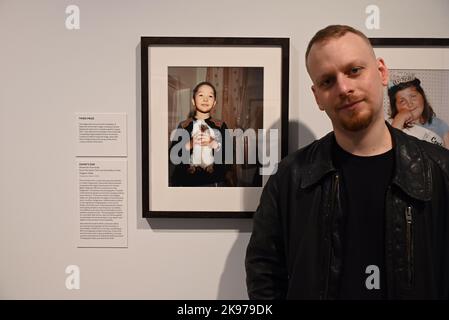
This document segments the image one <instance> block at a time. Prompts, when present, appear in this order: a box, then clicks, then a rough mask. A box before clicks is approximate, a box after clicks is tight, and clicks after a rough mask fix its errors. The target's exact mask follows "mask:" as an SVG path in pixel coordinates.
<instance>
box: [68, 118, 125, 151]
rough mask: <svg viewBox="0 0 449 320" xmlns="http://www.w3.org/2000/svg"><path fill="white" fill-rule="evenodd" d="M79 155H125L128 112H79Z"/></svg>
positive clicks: (77, 123) (77, 122) (77, 121)
mask: <svg viewBox="0 0 449 320" xmlns="http://www.w3.org/2000/svg"><path fill="white" fill-rule="evenodd" d="M76 125H77V128H76V130H77V153H76V155H77V156H79V157H83V156H84V157H107V156H116V157H125V156H127V144H126V141H127V139H126V113H77V114H76Z"/></svg>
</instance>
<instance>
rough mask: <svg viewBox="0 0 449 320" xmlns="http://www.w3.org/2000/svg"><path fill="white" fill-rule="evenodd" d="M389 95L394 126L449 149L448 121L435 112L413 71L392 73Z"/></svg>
mask: <svg viewBox="0 0 449 320" xmlns="http://www.w3.org/2000/svg"><path fill="white" fill-rule="evenodd" d="M388 97H389V99H390V112H391V118H392V123H391V125H392V126H393V127H395V128H397V129H400V130H403V131H404V132H406V133H408V134H410V135H413V136H415V137H417V138H419V139H422V140H426V141H429V142H432V143H435V144H438V145H441V146H444V147H446V148H448V149H449V125H448V124H447V123H446V122H444V121H443V120H441V119H440V118H438V117H437V116H436V114H435V112H434V111H433V109H432V107H431V106H430V104H429V101H428V100H427V97H426V94H425V92H424V89H423V88H422V86H421V81H420V80H419V79H418V78H416V77H415V75H414V74H412V73H398V74H396V75H392V79H391V81H390V85H389V88H388Z"/></svg>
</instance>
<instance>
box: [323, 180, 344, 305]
mask: <svg viewBox="0 0 449 320" xmlns="http://www.w3.org/2000/svg"><path fill="white" fill-rule="evenodd" d="M339 180H340V176H339V175H338V173H337V174H336V175H335V177H334V184H333V186H332V206H331V212H332V213H335V202H336V196H337V188H338V185H339V183H340V181H339ZM329 224H330V228H329V231H330V233H329V250H328V256H327V279H326V289H325V292H324V298H325V299H328V296H329V281H330V270H331V255H332V227H333V214H331V213H329Z"/></svg>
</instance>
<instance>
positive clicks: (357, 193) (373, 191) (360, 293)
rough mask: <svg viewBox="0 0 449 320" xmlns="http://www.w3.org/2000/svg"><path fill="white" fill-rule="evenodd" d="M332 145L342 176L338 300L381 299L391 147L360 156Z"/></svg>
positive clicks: (384, 286)
mask: <svg viewBox="0 0 449 320" xmlns="http://www.w3.org/2000/svg"><path fill="white" fill-rule="evenodd" d="M335 146H336V147H335V152H334V161H335V165H336V167H337V168H338V169H339V171H340V172H341V175H342V179H341V180H342V191H343V192H342V194H343V195H344V196H343V210H344V221H345V222H344V226H343V228H344V235H343V273H342V277H341V282H340V290H339V299H364V300H365V299H367V300H368V299H370V300H371V299H383V298H385V294H386V279H385V277H386V272H385V197H386V191H387V188H388V185H389V183H390V181H391V177H392V174H393V167H394V157H393V149H392V150H390V151H388V152H386V153H383V154H380V155H376V156H371V157H361V156H355V155H353V154H351V153H349V152H346V151H345V150H343V149H342V148H341V147H340V146H338V144H337V143H335ZM379 278H380V279H379ZM369 288H370V289H369Z"/></svg>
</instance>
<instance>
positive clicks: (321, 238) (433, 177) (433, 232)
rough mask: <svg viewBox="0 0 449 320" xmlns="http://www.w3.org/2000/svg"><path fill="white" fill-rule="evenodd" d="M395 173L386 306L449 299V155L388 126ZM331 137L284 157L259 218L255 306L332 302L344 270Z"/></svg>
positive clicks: (250, 253)
mask: <svg viewBox="0 0 449 320" xmlns="http://www.w3.org/2000/svg"><path fill="white" fill-rule="evenodd" d="M388 127H389V130H390V132H391V135H392V138H393V147H394V154H395V169H394V175H393V179H392V181H391V183H390V185H389V187H388V189H387V195H386V204H385V208H386V209H385V221H386V230H385V263H386V277H387V281H386V283H387V288H386V290H387V298H388V299H420V298H424V299H448V298H449V151H448V150H446V149H444V148H442V147H439V146H436V145H432V144H430V143H427V142H424V141H421V140H418V139H416V138H414V137H411V136H408V135H406V134H405V133H403V132H401V131H400V130H397V129H394V128H392V127H391V126H388ZM333 143H335V138H334V136H333V133H329V134H328V135H326V136H325V137H323V138H322V139H320V140H317V141H315V142H313V143H312V144H310V145H308V146H307V147H305V148H303V149H301V150H298V151H297V152H295V153H293V154H291V155H289V156H288V157H286V158H285V159H284V160H283V161H281V163H280V164H279V168H278V171H277V173H276V174H275V175H273V176H271V177H270V179H269V181H268V182H267V184H266V186H265V188H264V191H263V193H262V196H261V200H260V204H259V207H258V209H257V211H256V214H255V216H254V227H253V233H252V235H251V239H250V242H249V245H248V248H247V254H246V260H245V265H246V272H247V288H248V295H249V298H250V299H285V298H287V299H334V298H338V296H337V295H338V280H339V278H340V276H341V271H342V244H343V243H344V242H343V238H342V237H343V232H341V229H342V228H341V227H342V221H343V219H344V212H343V211H342V209H341V199H340V198H341V197H340V190H341V189H340V188H341V187H340V182H339V179H340V174H339V172H338V170H337V169H336V168H335V167H334V165H333V163H332V160H331V159H332V152H331V150H333Z"/></svg>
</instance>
